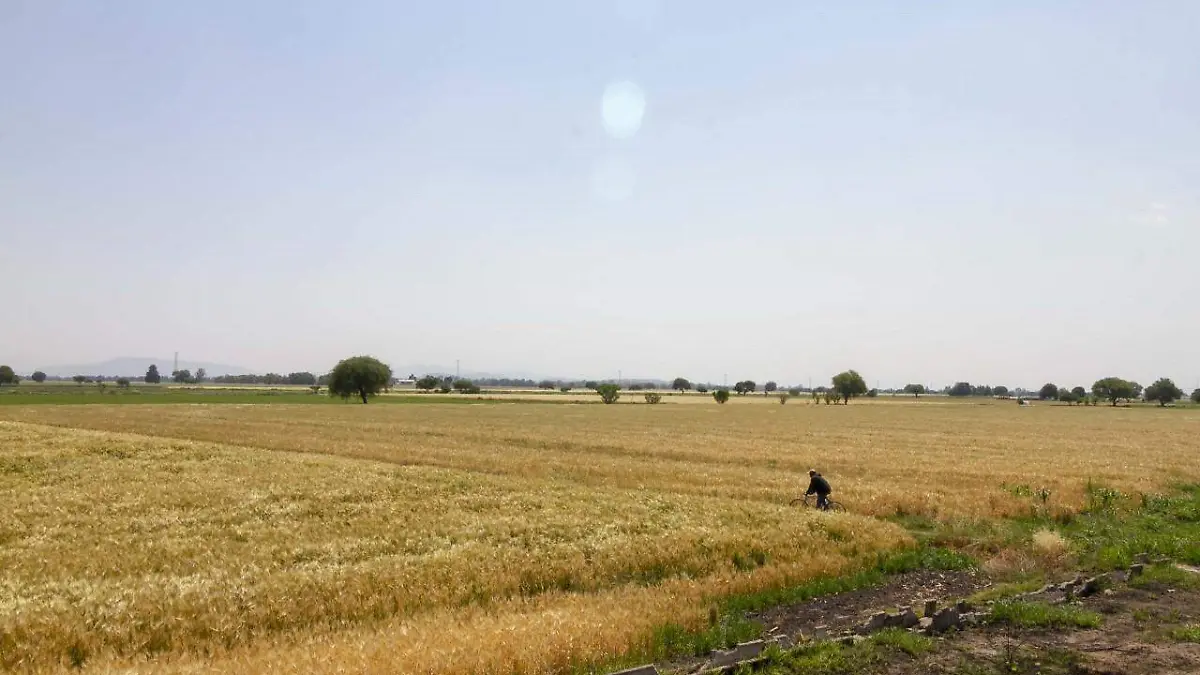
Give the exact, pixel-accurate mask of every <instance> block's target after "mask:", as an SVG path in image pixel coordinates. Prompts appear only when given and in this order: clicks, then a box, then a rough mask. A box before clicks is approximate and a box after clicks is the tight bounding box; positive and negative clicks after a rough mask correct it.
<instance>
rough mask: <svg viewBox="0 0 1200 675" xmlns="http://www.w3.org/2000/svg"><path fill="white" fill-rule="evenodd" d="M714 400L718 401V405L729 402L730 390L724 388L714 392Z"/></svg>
mask: <svg viewBox="0 0 1200 675" xmlns="http://www.w3.org/2000/svg"><path fill="white" fill-rule="evenodd" d="M713 400H714V401H716V402H717V403H720V404H724V403H725V402H726V401H728V400H729V390H728V389H726V388H724V387H721V388H720V389H718V390H716V391H714V392H713Z"/></svg>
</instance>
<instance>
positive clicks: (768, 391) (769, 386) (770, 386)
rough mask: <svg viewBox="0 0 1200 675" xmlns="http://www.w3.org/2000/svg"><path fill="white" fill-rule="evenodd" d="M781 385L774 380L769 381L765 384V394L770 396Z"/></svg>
mask: <svg viewBox="0 0 1200 675" xmlns="http://www.w3.org/2000/svg"><path fill="white" fill-rule="evenodd" d="M778 389H779V385H778V384H776V383H774V382H768V383H766V384H764V385H763V396H770V395H771V393H772V392H774V391H777V390H778Z"/></svg>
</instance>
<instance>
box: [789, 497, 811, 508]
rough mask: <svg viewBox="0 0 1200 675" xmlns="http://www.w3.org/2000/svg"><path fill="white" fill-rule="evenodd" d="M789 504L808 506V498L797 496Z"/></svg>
mask: <svg viewBox="0 0 1200 675" xmlns="http://www.w3.org/2000/svg"><path fill="white" fill-rule="evenodd" d="M788 506H808V500H807V499H805V498H804V497H797V498H795V499H793V500H792V501H790V502H788Z"/></svg>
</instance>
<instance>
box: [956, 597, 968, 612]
mask: <svg viewBox="0 0 1200 675" xmlns="http://www.w3.org/2000/svg"><path fill="white" fill-rule="evenodd" d="M954 609H956V610H958V613H959V614H966V613H967V612H969V611H971V603H969V602H967V601H966V600H959V601H958V602H956V603H954Z"/></svg>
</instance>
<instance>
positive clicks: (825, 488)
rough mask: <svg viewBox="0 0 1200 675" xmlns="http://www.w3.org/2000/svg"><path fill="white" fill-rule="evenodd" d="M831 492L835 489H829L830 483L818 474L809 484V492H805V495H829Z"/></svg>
mask: <svg viewBox="0 0 1200 675" xmlns="http://www.w3.org/2000/svg"><path fill="white" fill-rule="evenodd" d="M831 492H833V488H831V487H829V481H827V480H825V478H824V477H823V476H821V474H817V475H815V476H813V477H812V480H810V481H809V482H808V492H805V493H804V494H806V495H811V494H818V495H827V494H829V493H831Z"/></svg>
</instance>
